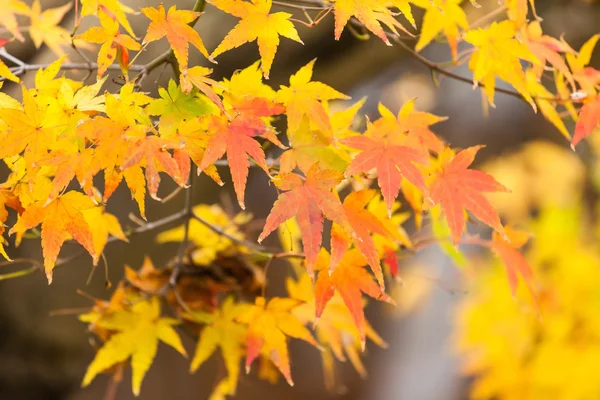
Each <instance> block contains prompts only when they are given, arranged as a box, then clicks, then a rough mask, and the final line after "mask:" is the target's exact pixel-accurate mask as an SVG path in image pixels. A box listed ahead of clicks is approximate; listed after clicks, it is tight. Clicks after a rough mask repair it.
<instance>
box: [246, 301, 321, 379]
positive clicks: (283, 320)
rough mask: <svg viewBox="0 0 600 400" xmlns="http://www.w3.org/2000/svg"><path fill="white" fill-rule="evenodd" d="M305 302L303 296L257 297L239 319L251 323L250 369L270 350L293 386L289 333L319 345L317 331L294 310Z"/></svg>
mask: <svg viewBox="0 0 600 400" xmlns="http://www.w3.org/2000/svg"><path fill="white" fill-rule="evenodd" d="M300 304H302V302H301V301H299V300H294V299H290V298H283V297H273V298H272V299H271V300H269V302H268V303H267V302H266V300H265V298H264V297H257V298H256V301H255V304H254V305H253V306H251V307H249V309H248V310H247V311H246V312H244V313H242V314H240V315H239V316H238V317H237V318H236V319H237V320H238V321H240V322H242V323H245V324H248V335H247V346H248V348H247V351H246V372H249V371H250V366H251V365H252V362H253V361H254V360H255V359H256V357H258V355H259V354H261V353H262V354H268V356H269V358H270V359H271V361H273V363H274V364H275V366H277V368H278V369H279V371H280V372H281V374H282V375H283V376H284V378H285V379H286V381H287V382H288V383H289V384H290V385H291V386H293V385H294V382H293V381H292V374H291V370H290V357H289V354H288V348H287V336H290V337H293V338H296V339H301V340H304V341H305V342H308V343H310V344H312V345H313V346H315V347H317V348H319V345H318V343H317V342H316V340H315V338H314V337H313V335H312V334H311V333H310V331H309V330H308V329H307V328H306V327H305V326H304V325H303V324H302V322H301V321H300V320H299V319H298V318H297V317H296V316H294V315H293V314H292V313H291V312H292V310H293V309H294V308H296V307H298V306H299V305H300Z"/></svg>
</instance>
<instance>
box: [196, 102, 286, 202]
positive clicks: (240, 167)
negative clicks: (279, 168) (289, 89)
mask: <svg viewBox="0 0 600 400" xmlns="http://www.w3.org/2000/svg"><path fill="white" fill-rule="evenodd" d="M232 111H233V112H235V115H234V116H233V117H232V118H231V120H230V119H229V118H227V117H226V116H224V115H220V116H211V117H210V119H209V122H208V131H209V133H210V135H211V137H210V139H209V141H208V145H207V151H205V152H204V156H203V158H202V161H201V163H200V165H199V166H198V169H199V170H200V171H202V170H204V169H205V168H207V167H208V166H209V165H212V164H214V163H215V162H216V161H217V160H218V159H219V158H221V157H222V156H223V155H224V154H225V153H227V161H228V164H229V170H230V171H231V177H232V179H233V187H234V189H235V193H236V195H237V200H238V203H239V205H240V207H241V208H242V210H243V209H245V208H246V206H245V205H244V192H245V190H246V181H247V179H248V169H249V168H250V162H249V160H248V157H252V159H253V160H254V161H255V162H256V163H257V164H258V166H259V167H260V168H262V169H263V170H264V171H265V172H266V173H267V174H268V173H269V167H268V165H267V160H266V158H265V153H264V151H263V149H262V148H261V147H260V144H259V143H258V142H257V141H256V140H255V139H254V138H255V137H257V136H260V137H263V138H266V139H268V140H269V141H271V142H272V143H274V144H276V145H277V146H279V147H281V148H285V146H283V145H282V144H281V143H280V142H279V140H277V138H276V136H275V135H274V134H273V131H272V128H271V127H270V126H269V125H268V124H267V123H266V122H265V121H264V120H263V119H262V118H264V117H270V116H273V115H278V114H281V113H282V112H283V111H284V109H283V107H282V106H281V105H280V104H277V103H273V102H271V101H268V100H266V99H260V98H254V99H244V100H242V101H240V102H239V103H237V104H235V105H234V108H233V110H232Z"/></svg>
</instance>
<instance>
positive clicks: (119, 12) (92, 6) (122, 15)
mask: <svg viewBox="0 0 600 400" xmlns="http://www.w3.org/2000/svg"><path fill="white" fill-rule="evenodd" d="M99 11H102V12H104V13H106V14H109V15H110V14H112V15H114V17H115V19H116V20H117V21H119V23H120V24H121V25H122V26H123V28H125V30H126V31H127V33H129V34H130V35H131V36H134V37H135V34H134V33H133V29H131V25H130V24H129V21H128V20H127V15H126V14H133V13H134V12H135V11H134V10H133V9H131V8H129V7H127V6H126V5H124V4H123V3H121V2H119V1H117V0H81V16H82V17H85V16H87V15H98V14H99Z"/></svg>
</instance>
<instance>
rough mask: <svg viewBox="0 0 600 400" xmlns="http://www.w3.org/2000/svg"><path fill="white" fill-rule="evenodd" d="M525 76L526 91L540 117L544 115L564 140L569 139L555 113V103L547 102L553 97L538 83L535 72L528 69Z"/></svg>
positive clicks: (560, 119) (563, 125)
mask: <svg viewBox="0 0 600 400" xmlns="http://www.w3.org/2000/svg"><path fill="white" fill-rule="evenodd" d="M525 74H526V77H527V90H528V91H529V92H530V93H531V95H532V96H534V97H533V98H534V100H535V103H536V104H537V106H538V109H539V110H540V111H541V113H542V115H544V117H545V118H546V119H547V120H548V121H549V122H550V123H552V125H554V126H555V127H556V129H558V130H559V131H560V133H562V135H563V136H564V137H565V138H567V139H571V135H570V134H569V131H568V130H567V127H566V126H565V123H564V122H563V120H562V118H561V116H560V114H559V113H558V111H556V103H555V102H553V101H550V100H549V99H551V98H552V97H553V96H554V95H553V94H552V93H551V92H550V91H549V90H548V89H546V87H545V86H544V85H542V84H541V83H540V82H539V80H538V78H537V76H536V72H535V71H533V70H532V69H528V70H527V71H526V72H525Z"/></svg>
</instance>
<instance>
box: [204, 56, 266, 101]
mask: <svg viewBox="0 0 600 400" xmlns="http://www.w3.org/2000/svg"><path fill="white" fill-rule="evenodd" d="M263 77H264V76H263V74H262V72H261V70H260V61H256V62H255V63H254V64H252V65H249V66H248V67H246V68H244V69H241V70H236V71H235V72H234V73H233V74H232V75H231V78H230V79H227V78H224V79H223V80H222V81H220V82H219V86H218V87H217V88H216V90H218V91H219V94H221V95H222V96H223V99H224V101H227V100H228V99H229V98H233V99H239V98H241V97H245V96H248V97H260V98H264V99H267V100H272V101H275V95H276V92H275V90H273V88H272V87H271V86H269V85H267V84H265V83H264V81H263Z"/></svg>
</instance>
